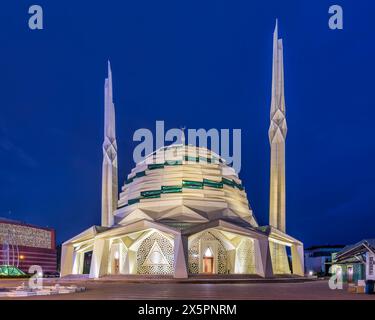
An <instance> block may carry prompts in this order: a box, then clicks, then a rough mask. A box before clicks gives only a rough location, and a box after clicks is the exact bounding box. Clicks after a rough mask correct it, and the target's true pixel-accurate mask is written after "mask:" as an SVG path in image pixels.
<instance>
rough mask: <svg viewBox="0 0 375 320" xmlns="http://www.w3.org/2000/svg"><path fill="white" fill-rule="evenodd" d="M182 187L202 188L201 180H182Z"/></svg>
mask: <svg viewBox="0 0 375 320" xmlns="http://www.w3.org/2000/svg"><path fill="white" fill-rule="evenodd" d="M182 187H183V188H190V189H203V182H199V181H189V180H183V181H182Z"/></svg>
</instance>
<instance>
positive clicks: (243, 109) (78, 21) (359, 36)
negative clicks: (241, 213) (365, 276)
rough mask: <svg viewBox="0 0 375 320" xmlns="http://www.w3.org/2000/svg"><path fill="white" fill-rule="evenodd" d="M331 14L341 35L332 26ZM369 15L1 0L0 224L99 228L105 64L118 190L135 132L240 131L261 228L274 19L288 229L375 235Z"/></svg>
mask: <svg viewBox="0 0 375 320" xmlns="http://www.w3.org/2000/svg"><path fill="white" fill-rule="evenodd" d="M31 4H39V5H41V6H42V7H43V10H44V30H41V31H32V30H30V29H29V28H28V18H29V14H28V8H29V6H30V5H31ZM332 4H339V5H342V7H343V9H344V30H336V31H333V30H330V29H329V28H328V18H329V15H328V8H329V6H330V5H332ZM374 15H375V3H374V1H370V0H362V1H354V0H353V1H341V0H338V1H333V2H332V1H324V0H319V1H302V0H298V1H297V0H295V1H292V0H290V1H280V0H272V1H271V0H262V1H261V0H257V1H249V0H240V1H228V0H225V1H224V0H204V1H202V0H199V1H198V0H189V1H182V0H178V1H176V0H168V1H166V0H161V1H151V0H140V1H109V0H107V1H85V3H83V1H80V3H79V2H78V1H73V0H68V1H65V0H64V1H39V0H38V1H36V2H32V3H31V2H29V1H21V0H17V1H14V0H12V1H11V0H6V1H3V3H2V6H1V9H0V93H1V100H0V101H1V102H0V191H1V192H0V216H3V217H7V218H11V219H15V220H21V221H24V222H27V223H32V224H37V225H41V226H49V227H53V228H55V229H56V231H57V240H58V243H60V242H62V241H65V240H67V239H69V238H70V237H72V236H74V235H76V234H77V233H79V232H81V231H83V230H84V229H86V228H88V227H90V226H91V225H94V224H100V199H101V164H102V141H103V100H104V97H103V84H104V78H105V76H106V67H107V66H106V63H107V59H110V60H111V64H112V71H113V80H114V84H113V85H114V102H115V107H116V117H117V119H116V121H117V142H118V150H119V157H118V158H119V167H120V168H119V180H120V182H121V185H122V183H123V181H124V179H125V176H126V175H127V174H128V173H129V171H130V170H131V168H132V167H133V165H134V163H133V160H132V152H133V148H134V147H135V145H136V144H135V143H133V142H132V136H133V133H134V131H135V130H137V129H138V128H149V129H152V130H153V131H154V130H155V121H156V120H164V121H165V126H166V129H170V128H175V127H177V128H178V127H181V126H186V127H187V128H196V129H198V128H205V129H210V128H218V129H220V128H230V129H234V128H239V129H242V170H241V172H240V177H241V178H242V180H243V183H244V185H245V188H246V191H247V194H248V197H249V201H250V203H251V206H252V208H253V210H254V213H255V216H256V218H257V220H258V222H259V223H260V224H261V225H265V224H268V193H269V189H268V188H269V142H268V126H269V109H270V98H271V96H270V93H271V67H272V66H271V62H272V33H273V29H274V24H275V18H276V17H278V18H279V26H280V36H281V37H282V38H283V39H284V64H285V86H286V87H285V96H286V110H287V122H288V129H289V131H288V136H287V144H286V145H287V154H286V159H287V166H286V170H287V232H288V233H289V234H291V235H292V236H294V237H296V238H297V239H300V240H302V241H304V242H305V245H306V246H309V245H313V244H328V243H329V244H337V243H343V244H348V243H352V242H356V241H358V240H361V239H363V238H371V237H372V238H373V237H375V233H374V225H375V215H374V213H375V201H374V182H375V170H374V159H375V139H374V136H373V132H374V119H375V102H374V101H375V100H374V92H375V90H374V85H375V80H374V74H375V60H374V57H375V38H374V26H373V21H374ZM371 231H372V232H371Z"/></svg>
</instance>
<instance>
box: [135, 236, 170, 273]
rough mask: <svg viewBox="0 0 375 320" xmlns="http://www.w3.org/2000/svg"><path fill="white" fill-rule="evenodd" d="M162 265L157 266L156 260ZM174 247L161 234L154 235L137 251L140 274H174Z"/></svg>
mask: <svg viewBox="0 0 375 320" xmlns="http://www.w3.org/2000/svg"><path fill="white" fill-rule="evenodd" d="M156 257H160V258H159V259H160V263H159V264H155V263H154V261H155V258H156ZM173 260H174V256H173V246H172V244H171V243H170V242H169V240H168V239H167V238H166V237H164V236H163V235H162V234H160V233H159V232H154V233H152V234H151V235H150V236H149V237H147V238H146V239H145V240H143V241H142V244H141V245H140V246H139V248H138V251H137V273H138V274H173Z"/></svg>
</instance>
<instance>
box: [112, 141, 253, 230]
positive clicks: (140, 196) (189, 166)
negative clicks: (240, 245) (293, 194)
mask: <svg viewBox="0 0 375 320" xmlns="http://www.w3.org/2000/svg"><path fill="white" fill-rule="evenodd" d="M144 219H148V220H151V221H157V222H160V223H165V224H168V225H172V226H175V227H178V228H180V229H184V228H186V227H189V226H191V225H193V224H198V223H205V222H209V221H212V220H217V219H225V220H228V221H237V222H239V223H242V224H250V225H251V226H253V227H257V226H258V224H257V222H256V220H255V219H254V217H253V212H252V210H251V209H250V206H249V202H248V200H247V196H246V192H245V190H244V187H243V186H242V182H241V180H240V179H239V178H238V176H237V174H236V173H235V171H234V169H233V168H231V167H229V166H228V165H227V164H226V163H225V160H224V159H222V158H221V157H220V156H218V155H217V154H215V153H214V152H212V151H210V150H208V149H206V148H201V147H195V146H191V145H188V146H185V145H172V146H167V147H163V148H160V149H159V150H157V151H155V152H154V153H152V154H150V155H149V156H147V157H146V159H145V160H144V161H142V162H140V163H138V164H137V165H136V167H135V168H134V169H133V170H132V171H131V173H130V174H129V175H128V177H127V180H126V181H125V184H124V186H123V187H122V192H121V193H120V199H119V202H118V209H117V210H116V212H115V222H116V223H118V224H122V225H124V224H128V223H130V222H135V221H137V220H144Z"/></svg>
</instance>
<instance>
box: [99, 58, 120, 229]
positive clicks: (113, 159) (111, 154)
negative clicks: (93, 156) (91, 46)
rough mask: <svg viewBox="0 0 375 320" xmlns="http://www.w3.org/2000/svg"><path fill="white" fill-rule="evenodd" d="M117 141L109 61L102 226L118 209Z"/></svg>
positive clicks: (105, 95)
mask: <svg viewBox="0 0 375 320" xmlns="http://www.w3.org/2000/svg"><path fill="white" fill-rule="evenodd" d="M117 198H118V184H117V143H116V126H115V105H114V104H113V93H112V71H111V64H110V62H109V61H108V78H106V79H105V83H104V142H103V167H102V226H104V227H110V226H112V225H113V220H114V219H113V212H114V211H115V210H116V209H117V200H118V199H117Z"/></svg>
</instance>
